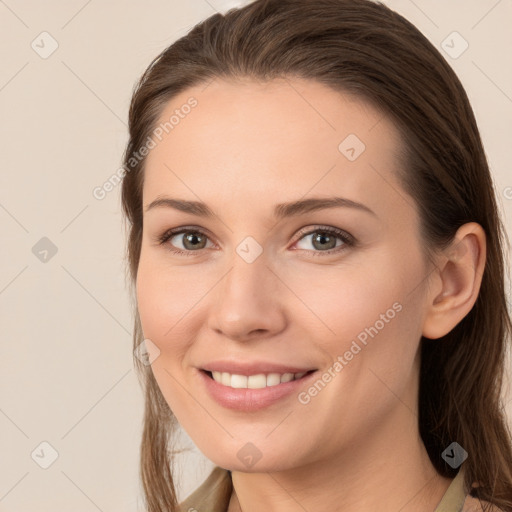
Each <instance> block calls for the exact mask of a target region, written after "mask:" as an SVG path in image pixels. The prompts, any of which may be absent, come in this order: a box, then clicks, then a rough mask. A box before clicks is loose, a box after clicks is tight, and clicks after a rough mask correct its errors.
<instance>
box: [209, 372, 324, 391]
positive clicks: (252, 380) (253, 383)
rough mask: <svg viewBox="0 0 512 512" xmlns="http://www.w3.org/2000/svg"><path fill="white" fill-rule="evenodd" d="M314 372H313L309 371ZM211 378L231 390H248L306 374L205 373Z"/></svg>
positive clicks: (270, 385) (294, 378)
mask: <svg viewBox="0 0 512 512" xmlns="http://www.w3.org/2000/svg"><path fill="white" fill-rule="evenodd" d="M311 371H314V370H311ZM207 373H209V374H210V376H211V377H212V378H213V380H214V381H215V382H218V383H219V384H222V385H224V386H228V387H231V388H236V389H239V388H248V389H261V388H266V387H272V386H277V385H278V384H281V383H284V382H291V381H292V380H298V379H301V378H302V377H304V375H306V373H310V372H301V373H269V374H264V373H258V374H255V375H238V374H236V373H233V374H232V373H228V372H218V371H213V372H207Z"/></svg>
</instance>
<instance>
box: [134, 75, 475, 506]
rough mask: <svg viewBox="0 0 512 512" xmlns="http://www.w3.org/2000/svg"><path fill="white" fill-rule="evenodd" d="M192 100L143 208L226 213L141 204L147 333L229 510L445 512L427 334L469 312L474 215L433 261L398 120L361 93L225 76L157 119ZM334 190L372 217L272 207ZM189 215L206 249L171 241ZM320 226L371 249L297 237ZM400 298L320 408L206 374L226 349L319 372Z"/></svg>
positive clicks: (149, 183)
mask: <svg viewBox="0 0 512 512" xmlns="http://www.w3.org/2000/svg"><path fill="white" fill-rule="evenodd" d="M190 96H194V97H195V98H196V99H197V100H198V105H197V107H195V109H193V110H192V111H191V113H190V114H189V115H188V116H185V117H184V119H181V120H180V123H179V125H177V126H175V128H174V129H173V130H172V131H170V132H169V134H168V135H167V136H166V137H164V138H163V140H162V141H161V142H159V143H158V144H157V146H156V147H155V148H154V149H152V150H151V152H150V154H149V155H148V157H147V161H146V175H145V181H144V188H143V204H144V208H146V207H147V205H149V203H151V202H152V201H153V200H155V199H156V198H157V197H159V196H160V197H161V196H163V195H166V196H169V197H173V198H181V199H188V200H195V201H203V202H205V203H207V204H208V205H209V206H210V208H211V209H212V210H213V211H214V212H215V215H216V216H217V217H215V218H213V219H204V218H201V217H198V216H195V215H192V214H190V213H185V212H180V211H178V210H174V209H172V208H166V207H161V208H153V209H151V210H149V211H147V212H145V213H144V229H143V240H142V249H141V258H140V264H139V269H138V276H137V300H138V309H139V314H140V319H141V323H142V327H143V332H144V336H145V338H148V339H150V340H151V341H152V342H153V343H154V344H155V345H156V346H157V347H158V349H159V350H160V355H159V357H158V358H157V359H156V360H155V361H154V362H153V364H152V370H153V373H154V376H155V378H156V380H157V382H158V385H159V387H160V389H161V391H162V393H163V395H164V397H165V399H166V401H167V403H168V404H169V406H170V407H171V409H172V411H173V412H174V414H175V415H176V417H177V419H178V421H179V422H180V424H181V425H182V427H183V428H184V429H185V430H186V432H187V433H188V434H189V436H190V437H191V438H192V439H193V441H194V442H195V444H196V445H197V447H198V448H199V449H200V450H201V451H202V452H203V453H204V454H205V455H206V457H208V458H209V459H210V460H211V461H213V462H214V463H215V464H216V465H219V466H221V467H223V468H226V469H230V470H231V471H232V480H233V485H234V492H233V495H232V498H231V502H230V505H229V511H230V512H233V511H238V510H243V511H244V512H256V511H261V510H267V511H279V512H288V511H303V510H339V511H341V510H343V512H356V511H357V512H365V511H368V512H370V511H375V510H379V511H380V512H396V511H397V510H400V511H401V512H404V511H409V510H411V511H415V512H418V511H425V512H426V511H429V512H431V511H432V510H434V508H435V506H436V505H437V504H438V502H439V501H440V499H441V498H442V496H443V494H444V493H445V491H446V489H447V487H448V486H449V484H450V482H451V480H449V479H446V478H442V477H441V476H440V475H438V474H437V472H436V471H435V469H434V467H433V466H432V464H431V462H430V460H429V457H428V455H427V452H426V450H425V447H424V445H423V443H422V441H421V438H420V435H419V430H418V418H417V393H418V377H419V362H420V361H419V351H418V349H419V342H420V338H421V335H424V336H426V337H429V338H432V339H436V338H439V337H441V336H443V335H444V334H446V333H447V332H449V331H450V330H451V329H452V328H453V327H454V326H455V325H456V324H457V323H458V322H459V321H460V320H461V319H462V318H463V317H464V316H465V315H466V314H467V313H468V312H469V311H470V309H471V308H472V306H473V304H474V302H475V300H476V298H477V295H478V291H479V287H480V282H481V275H482V271H483V265H484V263H485V235H484V232H483V230H482V228H481V227H480V226H479V225H478V224H475V223H468V224H465V225H464V226H462V227H461V228H460V229H459V230H458V232H457V234H456V239H455V240H454V243H453V245H452V247H450V248H449V249H448V250H446V251H445V252H444V253H441V252H439V253H437V255H436V259H435V260H429V259H427V258H426V256H425V252H424V251H423V249H422V245H421V240H420V235H419V233H420V231H419V226H420V223H419V222H420V221H419V217H418V212H417V209H416V205H415V203H414V201H413V200H412V198H411V197H410V196H408V195H407V194H406V192H405V191H404V190H403V189H402V187H401V186H400V184H399V182H398V180H397V178H396V175H395V171H396V170H397V169H398V165H399V164H398V159H397V156H396V155H397V151H398V149H399V147H400V138H399V136H398V132H397V131H396V129H395V127H394V125H393V124H392V122H391V121H389V120H388V119H387V118H385V117H383V116H382V114H380V113H379V112H378V111H376V110H374V109H373V108H372V107H371V106H370V105H369V104H367V103H365V102H364V101H362V100H360V99H357V98H355V97H351V96H349V95H347V94H340V93H339V92H336V91H333V90H331V89H330V88H328V87H326V86H324V85H322V84H319V83H316V82H313V81H307V80H299V79H293V80H291V79H290V80H289V81H286V80H273V81H271V82H267V83H259V82H254V81H249V80H244V81H241V82H236V83H235V82H231V81H225V80H221V79H216V80H215V81H213V82H212V83H211V84H210V85H208V87H205V85H204V84H202V85H200V86H197V87H193V88H189V89H187V90H186V91H183V92H182V93H181V94H180V95H178V96H176V97H174V98H173V99H172V100H171V101H170V102H169V104H168V105H167V106H166V108H165V110H164V111H163V113H162V116H161V121H162V122H164V121H165V120H168V119H169V117H170V115H171V114H172V113H173V112H174V110H175V109H176V108H180V106H181V105H183V104H185V103H186V101H187V99H188V98H189V97H190ZM348 134H356V135H357V137H358V138H359V139H360V140H362V141H363V142H364V144H365V146H366V149H365V151H364V152H363V153H361V154H360V156H359V157H358V158H357V159H356V160H354V161H350V160H349V159H347V158H346V157H345V156H344V155H343V154H342V153H341V152H340V151H339V149H338V145H339V144H340V142H342V141H343V140H344V139H345V137H347V135H348ZM332 195H337V196H342V197H345V198H349V199H351V200H354V201H358V202H360V203H363V204H364V205H366V206H367V207H368V208H371V210H373V212H374V213H375V215H371V214H368V213H366V212H364V211H361V210H357V209H353V208H347V207H338V208H330V209H323V210H320V211H315V212H310V213H306V214H302V215H300V216H297V217H290V218H285V219H282V220H280V221H276V220H275V219H273V218H272V211H273V208H274V205H276V204H277V203H282V202H288V201H294V200H298V199H303V198H309V197H330V196H332ZM181 226H187V227H190V226H191V227H192V228H194V229H196V230H197V229H200V230H201V231H203V232H205V234H206V237H207V240H208V241H207V242H206V246H205V245H204V244H203V245H201V246H200V248H199V249H193V248H192V249H188V250H189V252H191V253H192V252H193V254H192V255H190V256H185V255H177V254H173V253H172V252H170V250H169V248H170V247H171V246H172V245H171V244H173V245H174V246H175V247H177V248H181V249H182V250H187V249H184V247H185V246H184V245H182V244H183V234H179V235H175V236H174V237H173V238H171V239H170V240H168V241H167V242H166V243H165V244H164V245H159V244H158V242H157V241H156V239H157V237H158V236H159V235H161V234H162V233H163V232H165V231H166V230H168V229H170V228H179V227H181ZM322 227H335V228H339V229H341V230H344V231H346V232H347V233H349V234H350V235H352V236H353V237H355V239H356V241H357V243H356V245H355V246H344V249H343V250H342V251H340V252H338V253H335V254H331V255H326V254H323V253H322V251H325V250H326V249H322V246H321V245H319V244H314V242H313V236H314V235H313V236H312V235H307V234H302V235H301V234H299V230H301V228H306V229H305V230H304V232H305V233H306V232H309V233H310V232H311V231H313V230H314V229H315V228H319V229H318V230H317V231H321V229H320V228H322ZM194 229H191V231H194ZM247 236H251V237H253V238H254V239H255V240H256V241H257V242H258V243H259V244H260V246H261V248H262V250H263V252H262V254H261V255H260V256H259V257H258V258H257V259H256V260H255V261H254V262H252V263H247V261H245V260H244V259H243V258H241V257H240V256H239V255H238V254H237V252H236V248H237V246H238V244H239V243H240V242H241V241H242V240H244V238H245V237H247ZM336 240H338V241H337V242H336V243H337V246H341V245H343V242H342V240H339V239H337V238H336ZM188 247H190V246H188ZM332 247H333V246H332V245H331V246H329V247H328V248H332ZM296 249H300V250H296ZM194 251H195V252H194ZM315 253H316V256H315V255H314V254H315ZM394 303H399V304H400V305H401V306H402V309H401V311H400V312H397V313H396V315H395V316H394V318H393V319H391V320H390V321H389V322H387V323H386V324H385V327H384V328H382V329H381V330H380V331H379V332H378V334H377V335H376V336H375V337H374V338H369V339H368V343H367V345H366V346H364V348H363V349H362V350H361V351H360V352H359V353H358V354H357V355H355V356H354V357H353V359H352V360H351V361H349V362H348V364H347V365H346V366H344V367H343V369H342V370H341V371H340V372H338V373H337V374H336V376H335V377H334V378H333V379H332V380H331V381H330V382H329V383H328V385H326V386H325V388H324V389H322V391H321V392H320V393H318V394H317V395H316V396H314V397H313V398H312V399H311V401H310V402H309V403H307V404H302V403H300V402H299V401H298V399H297V396H296V395H295V394H292V395H291V396H289V397H287V398H285V399H283V400H281V401H280V402H279V403H278V404H275V405H272V406H269V407H267V408H265V409H263V410H260V411H256V412H254V411H252V412H250V413H247V412H240V411H233V410H229V409H226V408H223V407H222V406H220V405H219V404H217V403H216V402H215V401H214V400H213V399H211V398H210V397H209V396H208V395H207V394H206V393H205V391H204V388H203V387H202V385H201V384H202V383H201V381H200V379H199V378H198V373H197V369H196V367H198V366H199V367H200V366H201V365H203V364H206V363H207V362H208V361H213V360H214V359H218V358H220V357H223V358H232V359H233V360H240V359H242V360H251V359H254V358H259V359H264V360H271V361H276V362H280V363H283V364H296V365H299V366H302V367H311V368H318V369H319V373H320V374H321V373H322V372H325V371H327V370H328V368H330V367H332V365H333V362H334V361H336V358H337V357H338V355H343V354H344V353H345V352H346V351H347V350H349V348H350V346H351V343H352V341H353V340H355V339H356V337H357V335H358V334H359V333H361V331H363V330H364V329H365V328H367V327H370V326H374V325H375V323H376V321H377V320H378V319H379V318H381V317H380V315H381V314H385V313H386V311H387V310H389V309H390V308H391V307H392V305H393V304H394ZM432 342H433V343H434V341H432ZM306 390H307V388H306ZM247 442H251V443H253V444H254V445H255V446H256V447H257V448H258V450H259V451H260V452H261V454H262V456H261V459H260V460H259V461H258V462H257V463H256V464H255V465H254V466H252V467H250V468H248V467H247V466H246V465H245V464H244V463H243V462H242V461H241V460H240V459H239V458H238V457H237V452H238V451H239V450H240V448H241V447H242V446H244V445H245V444H246V443H247ZM334 482H335V485H333V483H334Z"/></svg>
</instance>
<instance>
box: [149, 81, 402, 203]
mask: <svg viewBox="0 0 512 512" xmlns="http://www.w3.org/2000/svg"><path fill="white" fill-rule="evenodd" d="M191 98H193V100H191ZM190 105H194V106H193V107H190ZM158 126H159V127H160V131H159V137H155V136H153V140H154V142H155V143H156V145H155V146H154V148H153V149H151V151H150V153H149V155H148V157H147V160H146V166H145V169H146V170H145V179H144V192H143V194H144V199H143V202H144V204H145V205H146V204H147V203H148V202H149V201H151V200H153V199H154V198H155V197H156V196H157V195H159V194H162V193H169V194H172V195H177V196H180V197H187V198H189V199H195V200H197V199H198V198H200V200H203V201H205V202H209V201H208V200H209V199H210V198H213V197H215V201H216V205H222V204H224V205H225V204H226V203H225V201H229V204H231V205H233V204H234V203H235V205H234V206H233V207H234V208H236V207H243V206H245V207H246V208H247V207H249V206H254V207H255V208H262V207H264V203H265V202H266V200H267V199H268V201H269V202H272V204H273V203H277V202H282V201H283V200H286V199H291V200H293V199H297V198H299V197H303V196H305V195H329V194H333V192H336V193H338V192H339V193H340V194H342V193H343V194H345V195H346V196H347V197H350V196H357V198H358V199H359V200H362V199H363V198H366V199H371V202H372V204H373V205H374V207H375V208H377V209H378V208H379V207H380V208H385V207H386V201H388V202H389V201H393V200H395V201H396V196H397V186H398V183H397V182H396V178H395V176H394V173H395V171H396V169H397V165H398V161H397V157H396V154H397V151H398V150H399V147H400V138H399V135H398V131H397V130H396V128H395V126H394V125H393V123H392V122H390V121H389V119H388V118H386V117H385V116H384V115H383V114H382V113H381V112H380V111H378V110H376V109H374V108H373V107H372V106H371V105H370V104H368V103H366V102H365V101H363V100H361V99H359V98H356V97H354V96H353V95H349V94H346V93H340V92H338V91H334V90H333V89H331V88H329V87H327V86H326V85H323V84H320V83H318V82H315V81H309V80H302V79H279V80H272V81H269V82H256V81H250V80H244V81H238V82H235V81H226V80H221V79H215V80H213V81H212V82H211V83H209V84H201V85H199V86H195V87H191V88H189V89H187V90H185V91H183V92H181V93H180V94H179V95H177V96H175V97H174V98H173V99H172V100H171V101H170V102H169V103H168V104H167V105H166V106H165V108H164V110H163V111H162V113H161V115H160V118H159V121H158V124H157V127H155V128H158ZM153 133H155V132H153ZM159 139H161V140H159ZM386 184H387V185H386ZM385 189H387V190H385ZM333 195H335V194H333ZM194 196H196V197H194ZM237 197H238V198H240V199H239V200H240V203H239V204H236V203H237V201H236V199H235V198H237ZM355 198H356V197H354V199H355ZM223 202H224V203H223ZM379 203H380V205H379Z"/></svg>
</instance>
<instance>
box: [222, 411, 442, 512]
mask: <svg viewBox="0 0 512 512" xmlns="http://www.w3.org/2000/svg"><path fill="white" fill-rule="evenodd" d="M399 427H400V428H399ZM346 445H347V447H345V448H344V449H343V450H342V451H340V452H338V453H336V454H331V456H329V457H325V458H321V459H318V460H315V461H314V462H311V463H309V464H307V465H305V466H302V467H294V468H291V469H287V470H283V471H276V472H273V471H271V470H270V471H268V472H261V473H245V472H240V471H233V472H232V481H233V494H232V497H231V501H230V504H229V508H228V512H242V511H243V512H259V511H261V510H266V511H268V512H298V511H301V512H302V511H304V510H332V511H341V510H342V511H343V512H374V511H375V510H379V512H396V511H397V510H400V511H401V512H409V511H411V512H412V511H414V512H432V510H434V509H435V508H436V506H437V504H438V503H439V501H440V500H441V498H442V497H443V495H444V493H445V492H446V489H447V488H448V486H449V484H450V483H451V480H450V479H448V478H444V477H441V476H440V475H439V474H438V473H437V472H436V470H435V468H434V467H433V465H432V463H431V462H430V459H429V457H428V454H427V452H426V450H425V447H424V444H423V442H422V440H421V437H420V435H419V431H418V422H417V417H416V415H415V414H413V413H412V412H411V410H409V409H408V408H407V407H406V406H404V404H403V403H401V402H398V403H397V407H396V409H395V410H394V411H393V413H392V414H391V415H390V416H388V421H386V422H385V423H381V424H379V425H378V427H375V426H373V428H372V427H370V428H369V429H368V430H366V431H364V432H361V433H360V434H358V439H351V440H350V442H347V443H346Z"/></svg>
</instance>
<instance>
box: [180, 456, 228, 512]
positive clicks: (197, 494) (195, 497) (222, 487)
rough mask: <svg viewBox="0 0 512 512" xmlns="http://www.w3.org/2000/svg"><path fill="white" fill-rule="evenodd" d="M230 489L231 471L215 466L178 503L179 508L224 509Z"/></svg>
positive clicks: (188, 509)
mask: <svg viewBox="0 0 512 512" xmlns="http://www.w3.org/2000/svg"><path fill="white" fill-rule="evenodd" d="M232 490H233V484H232V481H231V473H230V472H229V471H228V470H227V469H223V468H221V467H219V466H216V467H215V468H214V469H213V470H212V472H211V473H210V474H209V475H208V477H207V478H206V480H205V481H204V482H203V483H202V484H201V485H200V486H199V487H198V488H197V489H196V490H195V491H194V492H193V493H192V494H190V495H189V496H188V497H187V498H186V499H185V500H184V501H182V502H181V503H180V505H179V506H180V510H181V511H183V512H189V511H193V510H219V512H220V511H221V510H226V509H227V506H228V504H229V499H230V497H231V493H232Z"/></svg>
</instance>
